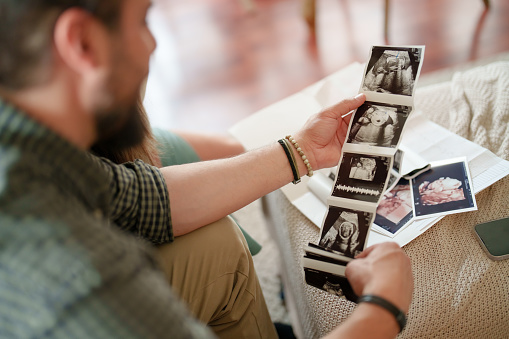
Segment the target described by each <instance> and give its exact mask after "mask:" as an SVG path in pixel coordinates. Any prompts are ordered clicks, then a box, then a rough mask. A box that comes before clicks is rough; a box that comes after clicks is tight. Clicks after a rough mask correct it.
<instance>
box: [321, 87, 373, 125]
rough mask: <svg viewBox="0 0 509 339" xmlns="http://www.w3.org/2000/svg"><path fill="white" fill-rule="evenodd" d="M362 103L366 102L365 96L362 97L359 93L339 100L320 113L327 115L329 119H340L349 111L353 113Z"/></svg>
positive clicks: (362, 94)
mask: <svg viewBox="0 0 509 339" xmlns="http://www.w3.org/2000/svg"><path fill="white" fill-rule="evenodd" d="M364 101H366V96H365V95H364V93H360V94H357V95H356V96H355V97H351V98H348V99H343V100H341V101H340V102H338V103H337V104H335V105H334V106H331V107H329V108H327V109H325V110H324V111H322V113H325V114H327V115H328V116H329V117H331V118H334V119H340V118H341V117H343V116H345V115H346V114H347V113H349V112H350V111H353V110H354V109H356V108H357V107H359V106H360V105H362V104H363V103H364ZM345 118H346V117H345ZM347 122H349V120H347Z"/></svg>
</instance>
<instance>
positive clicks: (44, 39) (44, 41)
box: [0, 0, 123, 90]
mask: <svg viewBox="0 0 509 339" xmlns="http://www.w3.org/2000/svg"><path fill="white" fill-rule="evenodd" d="M122 1H123V0H0V88H1V87H3V88H5V89H10V90H17V89H22V88H24V87H27V86H30V85H34V84H37V83H39V82H42V81H44V80H45V79H46V77H47V74H46V73H45V72H44V66H45V63H47V62H48V61H49V60H51V42H52V35H53V28H54V25H55V22H56V20H57V19H58V17H59V16H60V14H62V13H63V12H64V11H65V10H67V9H69V8H72V7H78V8H82V9H84V10H86V11H88V12H90V13H91V14H92V15H94V16H95V17H96V18H97V19H98V20H100V21H101V22H103V23H104V24H105V25H106V26H108V27H109V28H113V27H115V26H116V24H117V22H118V18H119V16H120V7H121V4H122Z"/></svg>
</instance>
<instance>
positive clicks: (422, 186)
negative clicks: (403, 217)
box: [412, 161, 477, 217]
mask: <svg viewBox="0 0 509 339" xmlns="http://www.w3.org/2000/svg"><path fill="white" fill-rule="evenodd" d="M412 190H413V198H414V204H415V216H416V217H427V216H430V215H437V214H449V213H451V212H453V213H458V212H461V211H467V210H468V211H470V210H475V209H477V206H476V203H475V199H474V195H473V193H472V185H471V181H470V179H469V175H468V169H467V164H466V161H460V162H456V163H450V164H444V165H432V166H431V169H430V170H428V171H427V172H424V173H422V174H420V175H419V176H417V177H416V178H415V179H413V180H412Z"/></svg>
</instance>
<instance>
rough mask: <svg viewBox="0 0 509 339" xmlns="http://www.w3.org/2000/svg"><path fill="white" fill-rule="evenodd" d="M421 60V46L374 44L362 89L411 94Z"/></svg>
mask: <svg viewBox="0 0 509 339" xmlns="http://www.w3.org/2000/svg"><path fill="white" fill-rule="evenodd" d="M421 61H422V48H410V47H408V48H407V47H391V46H374V47H372V50H371V57H370V59H369V62H368V65H367V67H366V74H365V77H364V80H363V83H362V90H363V91H371V92H378V93H386V94H396V95H405V96H411V95H412V94H413V91H414V85H415V82H416V80H417V74H418V71H419V67H420V64H421Z"/></svg>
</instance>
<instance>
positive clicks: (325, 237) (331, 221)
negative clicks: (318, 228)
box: [319, 206, 372, 258]
mask: <svg viewBox="0 0 509 339" xmlns="http://www.w3.org/2000/svg"><path fill="white" fill-rule="evenodd" d="M371 218H372V215H371V213H368V212H363V211H354V210H350V209H347V208H343V207H337V206H329V212H328V214H327V217H326V219H325V222H324V225H323V227H322V233H321V236H320V242H319V246H320V247H323V248H325V249H328V250H332V251H335V252H337V253H339V254H342V255H344V256H347V257H350V258H353V257H355V256H356V255H357V254H359V253H360V252H361V251H362V250H363V249H364V245H365V242H366V236H367V234H368V229H369V226H370V222H371Z"/></svg>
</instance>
